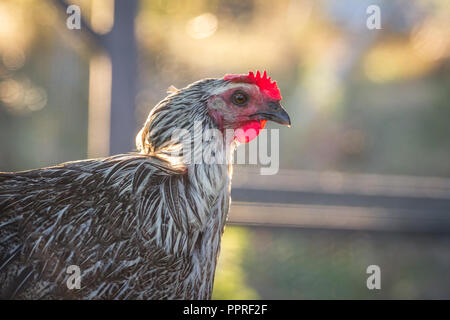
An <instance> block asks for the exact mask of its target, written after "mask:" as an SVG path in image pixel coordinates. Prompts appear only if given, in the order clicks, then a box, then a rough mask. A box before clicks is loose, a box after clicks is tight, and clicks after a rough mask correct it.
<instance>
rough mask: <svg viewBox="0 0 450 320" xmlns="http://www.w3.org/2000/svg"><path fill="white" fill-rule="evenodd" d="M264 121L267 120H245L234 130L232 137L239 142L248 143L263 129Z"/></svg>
mask: <svg viewBox="0 0 450 320" xmlns="http://www.w3.org/2000/svg"><path fill="white" fill-rule="evenodd" d="M266 122H267V120H261V121H257V120H253V121H249V122H246V123H245V124H244V125H243V126H241V127H239V128H237V129H236V130H235V131H234V138H235V139H236V140H237V141H238V142H240V143H248V142H250V141H252V140H253V139H255V138H256V137H257V136H258V135H259V132H260V131H261V130H262V129H264V127H265V125H266Z"/></svg>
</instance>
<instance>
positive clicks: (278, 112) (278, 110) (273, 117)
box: [252, 102, 291, 127]
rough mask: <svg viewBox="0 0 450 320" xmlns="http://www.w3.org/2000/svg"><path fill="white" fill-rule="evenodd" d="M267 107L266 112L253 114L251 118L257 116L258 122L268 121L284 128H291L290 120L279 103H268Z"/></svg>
mask: <svg viewBox="0 0 450 320" xmlns="http://www.w3.org/2000/svg"><path fill="white" fill-rule="evenodd" d="M268 106H269V108H268V110H261V111H258V112H255V113H254V114H252V116H257V117H258V119H259V120H270V121H273V122H276V123H279V124H282V125H284V126H288V127H290V126H291V119H290V118H289V115H288V113H287V112H286V110H284V108H283V107H282V106H281V104H280V103H279V102H269V103H268Z"/></svg>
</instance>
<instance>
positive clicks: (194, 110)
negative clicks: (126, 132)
mask: <svg viewBox="0 0 450 320" xmlns="http://www.w3.org/2000/svg"><path fill="white" fill-rule="evenodd" d="M280 101H281V93H280V91H279V89H278V87H277V84H276V82H272V81H271V79H270V77H267V73H266V71H264V73H263V75H261V73H260V72H259V71H258V72H257V73H256V75H255V74H254V73H253V72H249V74H247V75H244V74H241V75H226V76H225V77H223V78H219V79H204V80H200V81H197V82H195V83H192V84H191V85H189V86H187V87H185V88H183V89H180V90H177V89H176V90H171V92H170V94H169V96H167V97H166V98H165V99H164V100H162V101H161V102H160V103H158V105H156V107H155V108H153V110H152V111H151V112H150V115H149V117H148V119H147V121H146V123H145V125H144V128H143V129H142V130H141V131H140V132H139V134H138V136H137V137H136V142H137V147H138V149H139V150H140V151H143V152H145V153H149V152H158V150H162V149H164V148H167V147H168V146H170V144H171V143H173V142H172V138H171V137H172V136H173V132H174V130H175V129H186V130H188V131H189V132H193V131H194V128H193V126H194V123H195V122H202V124H203V128H204V129H205V128H207V129H212V128H217V129H219V130H220V131H221V132H222V133H225V131H227V130H234V139H235V140H236V141H238V142H241V143H245V142H249V141H251V140H253V139H254V138H255V137H256V136H257V135H258V134H259V132H260V130H261V129H263V128H264V126H265V124H266V122H267V120H271V121H274V122H277V123H280V124H283V125H287V126H290V124H291V121H290V119H289V115H288V114H287V112H286V111H285V110H284V109H283V107H282V106H281V104H280Z"/></svg>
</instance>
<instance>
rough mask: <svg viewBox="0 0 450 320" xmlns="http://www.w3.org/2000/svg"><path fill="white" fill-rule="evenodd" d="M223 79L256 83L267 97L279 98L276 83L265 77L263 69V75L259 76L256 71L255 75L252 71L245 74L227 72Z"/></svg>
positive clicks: (265, 73)
mask: <svg viewBox="0 0 450 320" xmlns="http://www.w3.org/2000/svg"><path fill="white" fill-rule="evenodd" d="M224 79H225V80H230V81H233V82H245V83H253V84H256V85H257V86H258V87H259V89H260V90H261V91H263V92H265V93H266V94H267V95H268V96H269V97H271V98H272V99H276V100H281V93H280V90H279V89H278V87H277V83H276V82H275V81H274V82H272V81H271V80H270V77H267V72H266V71H265V70H264V73H263V76H262V77H261V73H260V72H259V71H256V76H255V75H254V74H253V72H252V71H250V72H249V73H248V75H245V74H227V75H226V76H225V77H224Z"/></svg>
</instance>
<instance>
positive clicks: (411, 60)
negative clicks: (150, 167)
mask: <svg viewBox="0 0 450 320" xmlns="http://www.w3.org/2000/svg"><path fill="white" fill-rule="evenodd" d="M70 4H76V5H78V6H79V7H80V8H81V16H82V23H81V29H80V30H76V29H75V30H70V29H69V28H68V27H67V26H66V19H67V18H68V17H69V16H70V14H67V13H66V9H67V7H68V6H69V5H70ZM373 4H376V5H378V6H379V7H380V9H381V29H379V30H369V29H368V28H367V26H366V20H367V18H368V16H369V15H368V14H367V13H366V9H367V7H368V6H369V5H373ZM256 69H261V70H264V69H266V70H267V71H268V73H269V75H270V76H271V77H272V78H273V79H275V80H277V82H278V86H279V87H280V88H281V91H282V95H283V102H284V106H285V107H286V109H287V110H288V112H289V114H290V115H291V119H292V122H293V126H292V128H289V129H287V128H280V140H281V144H280V167H281V169H280V173H279V174H278V175H277V176H275V177H267V176H259V175H258V174H257V167H255V166H241V167H238V168H237V169H236V172H237V173H238V174H237V175H236V174H235V179H234V182H233V183H234V185H233V186H234V191H233V200H234V202H233V207H232V211H231V215H230V225H229V226H227V228H226V232H225V235H224V238H223V246H222V251H221V256H220V259H219V267H218V269H217V272H216V281H215V288H214V298H216V299H247V298H249V299H258V298H269V299H304V298H306V299H308V298H319V299H320V298H331V299H333V298H356V299H379V298H387V299H402V298H403V299H414V298H450V233H449V230H450V2H449V1H448V0H416V1H412V0H404V1H400V0H396V1H394V0H390V1H389V0H386V1H376V0H373V1H366V0H346V1H343V0H321V1H313V0H281V1H262V0H248V1H241V0H239V1H238V0H227V1H225V0H193V1H163V0H148V1H114V0H80V1H67V2H65V1H57V0H53V1H50V0H45V1H44V0H39V1H37V0H34V1H32V0H16V1H13V0H2V1H1V2H0V134H1V139H0V171H16V170H25V169H31V168H37V167H44V166H49V165H55V164H58V163H61V162H64V161H69V160H77V159H84V158H88V157H101V156H107V155H109V154H117V153H122V152H130V151H133V150H135V149H134V144H133V141H134V136H135V134H136V133H137V132H138V130H139V127H140V126H141V125H142V124H143V122H144V121H145V118H146V116H147V114H148V112H149V111H150V110H151V108H152V107H153V106H154V105H155V104H156V103H157V102H158V101H159V100H161V99H162V98H164V97H165V95H166V93H165V92H166V90H167V88H168V87H169V86H170V85H174V86H175V87H183V86H185V85H187V84H189V83H191V82H193V81H196V80H199V79H201V78H204V77H221V76H223V75H224V74H227V73H247V72H248V71H249V70H256ZM269 126H270V127H271V128H279V127H278V126H276V125H269ZM252 143H256V142H252ZM372 264H375V265H379V266H380V268H381V272H382V288H381V290H368V289H367V287H366V279H367V277H368V275H367V274H366V268H367V266H369V265H372Z"/></svg>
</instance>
